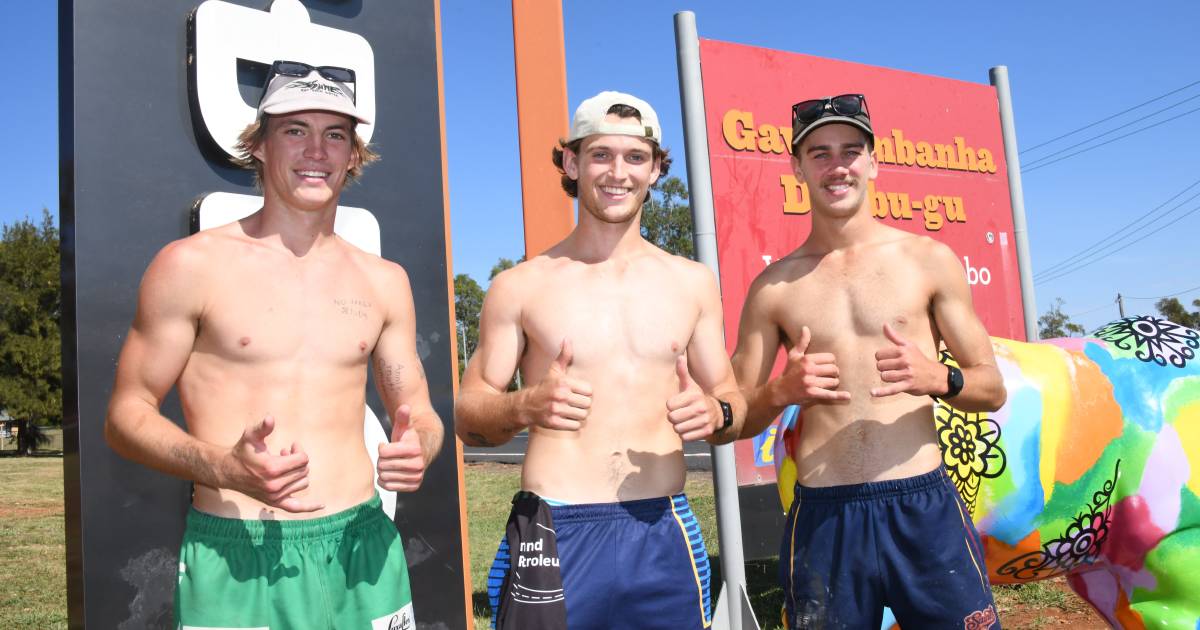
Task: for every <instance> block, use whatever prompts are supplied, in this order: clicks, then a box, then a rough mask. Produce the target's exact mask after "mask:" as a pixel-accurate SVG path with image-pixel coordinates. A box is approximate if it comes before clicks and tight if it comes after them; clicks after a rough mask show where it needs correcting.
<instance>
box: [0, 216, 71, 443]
mask: <svg viewBox="0 0 1200 630" xmlns="http://www.w3.org/2000/svg"><path fill="white" fill-rule="evenodd" d="M58 247H59V238H58V228H57V227H56V226H55V223H54V220H53V218H52V217H51V216H50V212H49V211H48V210H46V209H43V210H42V220H41V222H40V223H34V222H33V221H32V220H30V219H28V218H26V219H23V220H20V221H17V222H15V223H12V224H10V225H5V226H4V227H3V233H2V234H0V410H2V411H4V412H5V413H6V414H7V415H8V417H9V418H11V419H12V420H13V421H15V423H16V427H17V430H18V431H17V432H18V438H19V439H18V444H17V448H18V449H19V450H20V451H21V452H23V453H31V452H32V451H33V450H34V449H35V448H36V447H37V445H38V444H41V443H45V442H46V441H47V439H46V437H45V435H44V433H43V432H42V431H41V428H42V427H45V426H61V425H62V343H61V339H60V336H59V321H60V318H61V315H62V290H61V286H60V283H59V257H58Z"/></svg>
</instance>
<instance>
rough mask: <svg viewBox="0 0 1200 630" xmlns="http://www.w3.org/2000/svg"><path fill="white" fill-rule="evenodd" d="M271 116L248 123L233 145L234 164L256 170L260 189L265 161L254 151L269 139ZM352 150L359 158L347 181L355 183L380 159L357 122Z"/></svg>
mask: <svg viewBox="0 0 1200 630" xmlns="http://www.w3.org/2000/svg"><path fill="white" fill-rule="evenodd" d="M270 118H271V115H270V114H263V115H262V116H261V117H260V118H259V119H258V120H255V121H254V122H252V123H250V124H249V125H246V128H245V129H243V130H242V133H240V134H238V141H237V144H236V145H234V147H233V148H234V150H235V151H236V153H235V154H234V157H233V158H231V159H232V161H233V163H234V164H237V165H238V166H240V167H242V168H246V169H250V170H252V171H254V186H255V187H257V188H259V189H261V188H262V174H263V163H262V160H260V159H258V158H256V157H254V152H255V151H256V150H258V148H259V147H260V146H262V143H263V142H264V141H265V140H266V139H267V122H268V121H269V120H270ZM350 151H351V154H352V155H353V156H354V157H355V158H357V160H356V164H355V165H354V166H352V167H351V168H350V170H349V171H347V172H346V181H347V183H354V182H356V181H358V178H359V176H361V175H362V172H363V168H364V167H366V166H367V165H369V164H371V163H373V162H375V161H377V160H379V154H378V153H376V152H375V151H374V150H373V149H371V145H369V144H367V141H366V140H363V139H362V136H360V135H358V129H357V124H356V125H355V129H354V133H353V136H352V137H351V139H350Z"/></svg>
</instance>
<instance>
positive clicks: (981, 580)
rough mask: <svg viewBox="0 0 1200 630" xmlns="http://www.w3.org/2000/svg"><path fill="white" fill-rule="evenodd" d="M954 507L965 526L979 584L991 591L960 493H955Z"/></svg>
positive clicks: (965, 535) (968, 546)
mask: <svg viewBox="0 0 1200 630" xmlns="http://www.w3.org/2000/svg"><path fill="white" fill-rule="evenodd" d="M954 507H956V508H958V518H959V519H960V520H962V526H963V544H964V545H966V547H967V555H969V556H971V564H973V565H975V573H976V574H977V575H978V576H979V586H980V587H981V588H982V589H983V590H984V591H988V592H990V589H989V588H988V583H987V578H985V577H984V575H983V571H982V570H981V569H980V568H979V564H980V562H979V560H978V559H977V558H976V557H975V549H974V545H972V540H971V527H970V525H969V524H968V522H967V517H966V514H964V513H963V506H962V501H961V500H960V499H959V497H958V493H957V492H955V494H954Z"/></svg>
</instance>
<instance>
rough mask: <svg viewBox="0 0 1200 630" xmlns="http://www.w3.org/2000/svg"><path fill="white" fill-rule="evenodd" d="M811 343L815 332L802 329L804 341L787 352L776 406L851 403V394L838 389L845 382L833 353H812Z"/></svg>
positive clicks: (777, 390)
mask: <svg viewBox="0 0 1200 630" xmlns="http://www.w3.org/2000/svg"><path fill="white" fill-rule="evenodd" d="M810 343H812V331H810V330H809V329H808V326H805V327H803V328H802V329H801V330H800V341H799V342H797V343H796V345H795V346H792V349H791V350H790V351H788V353H787V366H786V367H784V369H783V374H780V375H779V378H778V379H776V380H775V382H774V389H775V392H776V395H775V400H774V403H775V404H776V405H778V406H785V405H791V404H800V405H811V404H813V403H821V402H825V403H828V402H837V401H847V400H850V392H846V391H838V389H837V387H838V385H840V384H841V381H840V380H839V375H840V373H839V372H838V366H837V360H836V359H835V358H834V356H833V353H831V352H813V353H810V352H809V351H808V345H809V344H810Z"/></svg>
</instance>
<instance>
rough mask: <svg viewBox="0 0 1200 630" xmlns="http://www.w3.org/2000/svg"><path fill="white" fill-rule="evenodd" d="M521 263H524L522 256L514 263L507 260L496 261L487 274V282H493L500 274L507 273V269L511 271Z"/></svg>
mask: <svg viewBox="0 0 1200 630" xmlns="http://www.w3.org/2000/svg"><path fill="white" fill-rule="evenodd" d="M523 262H525V257H524V256H522V257H520V258H518V259H517V260H516V262H514V261H513V260H512V259H509V258H501V259H500V260H497V261H496V264H494V265H492V272H491V273H490V274H488V282H491V281H492V280H495V279H496V276H498V275H500V274H501V273H502V272H504V271H508V270H509V269H512V268H513V267H516V266H517V265H519V264H521V263H523Z"/></svg>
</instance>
